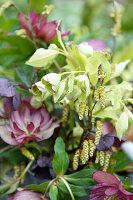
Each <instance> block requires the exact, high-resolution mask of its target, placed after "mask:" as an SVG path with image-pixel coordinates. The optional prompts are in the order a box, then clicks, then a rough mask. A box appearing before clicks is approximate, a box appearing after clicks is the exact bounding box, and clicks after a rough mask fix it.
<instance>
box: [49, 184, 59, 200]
mask: <svg viewBox="0 0 133 200" xmlns="http://www.w3.org/2000/svg"><path fill="white" fill-rule="evenodd" d="M49 196H50V199H51V200H58V188H57V186H55V185H52V186H51V187H50V190H49Z"/></svg>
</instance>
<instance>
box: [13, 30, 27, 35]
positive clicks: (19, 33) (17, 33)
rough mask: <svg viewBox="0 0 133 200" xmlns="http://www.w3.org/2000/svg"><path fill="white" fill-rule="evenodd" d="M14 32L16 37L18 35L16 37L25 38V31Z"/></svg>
mask: <svg viewBox="0 0 133 200" xmlns="http://www.w3.org/2000/svg"><path fill="white" fill-rule="evenodd" d="M15 32H16V35H18V36H21V37H25V36H26V31H25V29H20V30H17V31H15Z"/></svg>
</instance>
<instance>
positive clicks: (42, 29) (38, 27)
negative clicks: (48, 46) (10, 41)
mask: <svg viewBox="0 0 133 200" xmlns="http://www.w3.org/2000/svg"><path fill="white" fill-rule="evenodd" d="M18 19H19V21H20V24H21V28H22V29H25V31H26V34H27V35H28V36H30V37H32V35H34V36H35V37H36V38H38V39H40V40H43V41H44V42H46V43H49V42H50V41H51V40H52V39H53V38H54V37H55V36H56V35H57V31H56V28H57V24H56V22H55V21H52V22H47V17H44V18H43V19H42V20H41V16H40V14H39V15H36V11H35V10H34V11H32V12H31V15H30V22H31V25H30V24H29V19H28V17H27V16H26V15H25V14H23V13H19V14H18ZM58 28H59V30H60V29H61V27H60V26H59V27H58ZM61 35H62V37H64V36H67V35H69V32H68V31H63V32H62V33H61Z"/></svg>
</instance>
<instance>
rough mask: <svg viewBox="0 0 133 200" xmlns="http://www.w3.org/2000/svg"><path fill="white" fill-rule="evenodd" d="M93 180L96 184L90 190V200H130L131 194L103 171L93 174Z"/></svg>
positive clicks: (132, 195)
mask: <svg viewBox="0 0 133 200" xmlns="http://www.w3.org/2000/svg"><path fill="white" fill-rule="evenodd" d="M92 177H93V179H94V180H95V181H96V182H97V183H98V184H97V185H95V186H94V187H93V188H92V192H91V195H90V200H107V199H112V200H119V199H121V200H122V199H123V200H124V199H125V200H132V199H133V194H132V193H130V192H127V191H126V190H125V189H124V188H123V187H122V184H121V182H120V180H119V179H117V178H116V177H115V176H114V175H112V174H109V173H107V172H104V171H96V172H94V173H93V176H92Z"/></svg>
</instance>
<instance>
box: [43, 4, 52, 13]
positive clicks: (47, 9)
mask: <svg viewBox="0 0 133 200" xmlns="http://www.w3.org/2000/svg"><path fill="white" fill-rule="evenodd" d="M53 9H54V5H49V6H48V5H45V6H44V10H43V12H42V15H49V14H50V13H51V12H52V10H53Z"/></svg>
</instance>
